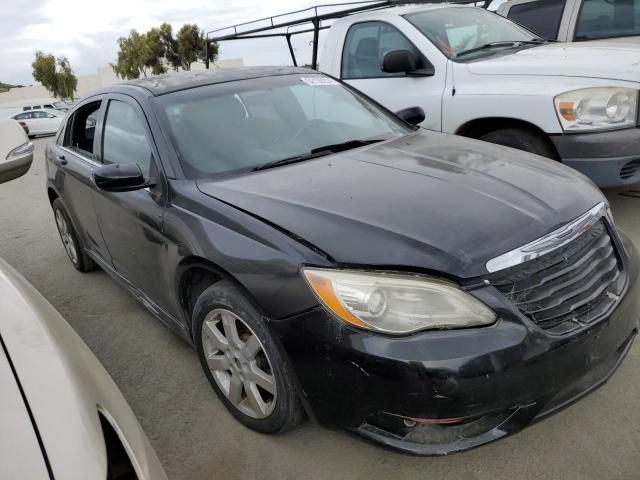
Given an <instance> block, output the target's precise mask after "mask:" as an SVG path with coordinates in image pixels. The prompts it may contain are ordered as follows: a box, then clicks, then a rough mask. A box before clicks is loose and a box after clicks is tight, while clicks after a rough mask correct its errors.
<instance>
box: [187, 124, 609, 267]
mask: <svg viewBox="0 0 640 480" xmlns="http://www.w3.org/2000/svg"><path fill="white" fill-rule="evenodd" d="M198 188H199V189H200V190H201V191H202V192H203V193H205V194H206V195H209V196H211V197H214V198H216V199H219V200H221V201H223V202H225V203H228V204H230V205H233V206H235V207H237V208H239V209H242V210H243V211H245V212H247V213H248V214H250V215H253V216H256V217H258V218H261V219H263V220H264V221H267V222H269V223H271V224H274V225H275V226H277V227H278V228H280V229H283V230H284V231H286V232H289V233H290V234H291V235H292V236H295V237H300V238H302V239H304V240H305V241H306V242H309V243H311V244H313V245H314V246H315V247H317V248H318V249H320V250H322V251H323V252H325V253H326V254H327V255H328V256H329V257H331V258H332V259H333V260H334V261H335V262H337V263H340V264H345V265H347V264H348V265H367V266H378V267H382V266H385V267H402V268H407V269H411V268H418V269H428V270H433V271H438V272H442V273H445V274H448V275H452V276H456V277H460V278H465V277H466V278H468V277H474V276H478V275H482V274H485V273H486V272H487V271H486V268H485V264H486V262H487V261H488V260H490V259H491V258H493V257H496V256H498V255H500V254H502V253H505V252H507V251H509V250H512V249H514V248H516V247H519V246H522V245H524V244H526V243H528V242H530V241H531V240H534V239H536V238H538V237H541V236H543V235H545V234H547V233H549V232H551V231H553V230H554V229H556V228H558V227H559V226H561V225H563V224H565V223H567V222H569V221H570V220H572V219H574V218H576V217H578V216H579V215H580V214H582V213H584V212H586V211H587V210H589V209H590V208H591V207H593V206H594V205H596V204H597V203H599V202H601V201H603V197H602V194H601V193H600V191H599V190H597V189H596V188H595V187H594V186H593V185H592V184H591V183H590V182H589V181H588V180H586V179H585V177H583V176H582V175H581V174H579V173H577V172H575V171H573V170H570V169H569V168H567V167H564V166H562V165H560V164H557V163H556V162H553V161H550V160H547V159H544V158H541V157H538V156H535V155H530V154H527V153H524V152H521V151H517V150H513V149H510V148H506V147H500V146H496V145H491V144H488V143H484V142H479V141H476V140H471V139H465V138H461V137H457V136H456V137H454V136H451V135H446V134H441V133H435V132H428V131H425V130H421V131H419V132H417V133H414V134H412V135H410V136H407V137H404V138H400V139H397V140H394V141H389V142H385V143H380V144H375V145H371V146H368V147H362V148H358V149H354V150H349V151H347V152H343V153H341V154H337V155H331V156H327V157H321V158H318V159H314V160H308V161H305V162H301V163H296V164H291V165H288V166H282V167H278V168H273V169H270V170H265V171H262V172H255V173H250V174H246V175H241V176H236V177H233V178H227V179H223V180H215V181H199V182H198Z"/></svg>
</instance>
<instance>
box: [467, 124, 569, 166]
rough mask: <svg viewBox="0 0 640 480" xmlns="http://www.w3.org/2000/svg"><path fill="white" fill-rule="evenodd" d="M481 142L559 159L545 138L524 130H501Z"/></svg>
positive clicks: (483, 138)
mask: <svg viewBox="0 0 640 480" xmlns="http://www.w3.org/2000/svg"><path fill="white" fill-rule="evenodd" d="M479 140H484V141H485V142H489V143H497V144H498V145H504V146H505V147H511V148H517V149H518V150H524V151H525V152H529V153H535V154H536V155H541V156H543V157H547V158H551V159H554V160H555V159H557V155H556V152H555V149H554V148H553V145H552V144H551V142H550V141H549V139H548V138H546V137H545V136H543V135H541V134H539V133H537V132H533V131H531V130H525V129H523V128H501V129H500V130H494V131H493V132H489V133H485V134H484V135H482V136H481V137H480V138H479Z"/></svg>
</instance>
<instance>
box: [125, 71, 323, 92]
mask: <svg viewBox="0 0 640 480" xmlns="http://www.w3.org/2000/svg"><path fill="white" fill-rule="evenodd" d="M299 73H306V74H314V73H315V74H317V73H319V72H317V71H315V70H310V69H308V68H299V67H243V68H215V69H210V70H198V71H196V72H178V73H172V74H168V75H157V76H153V77H148V78H138V79H136V80H129V81H127V82H123V83H121V84H119V85H120V86H127V85H130V86H136V87H142V88H144V89H146V90H148V91H149V92H151V94H152V95H154V96H157V95H164V94H165V93H171V92H177V91H178V90H186V89H188V88H194V87H201V86H204V85H213V84H216V83H225V82H235V81H238V80H249V79H252V78H260V77H273V76H277V75H292V74H299Z"/></svg>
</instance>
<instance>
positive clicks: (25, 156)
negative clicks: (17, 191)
mask: <svg viewBox="0 0 640 480" xmlns="http://www.w3.org/2000/svg"><path fill="white" fill-rule="evenodd" d="M32 163H33V143H31V142H28V143H25V144H24V145H20V146H19V147H18V148H14V149H13V150H11V151H10V152H9V154H8V155H7V158H6V160H2V159H1V158H0V183H5V182H9V181H11V180H15V179H16V178H18V177H21V176H23V175H24V174H25V173H27V172H28V171H29V168H31V164H32Z"/></svg>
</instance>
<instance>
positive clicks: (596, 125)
mask: <svg viewBox="0 0 640 480" xmlns="http://www.w3.org/2000/svg"><path fill="white" fill-rule="evenodd" d="M402 3H408V2H400V1H393V0H390V1H387V2H385V1H380V2H373V3H371V4H369V6H368V7H367V6H365V7H362V6H353V5H351V6H346V7H344V9H342V10H338V11H337V12H332V13H330V14H321V13H317V14H314V13H313V12H318V11H322V9H320V8H319V7H318V8H317V9H316V10H311V13H310V16H307V17H305V14H304V13H301V12H297V13H296V14H295V15H291V16H285V15H279V16H276V17H272V18H269V19H265V21H264V22H262V23H260V22H257V23H249V24H246V25H236V26H235V30H234V28H230V29H229V28H226V29H220V30H219V31H217V32H213V36H209V37H208V40H209V42H214V41H224V40H228V39H240V38H251V37H252V36H253V38H254V39H255V38H256V37H255V36H254V35H272V36H273V35H282V36H286V34H285V33H272V32H278V31H282V30H281V29H282V28H283V26H286V28H287V30H286V31H287V32H289V37H290V35H291V32H292V31H294V32H295V30H296V28H297V27H299V28H297V30H301V31H305V30H306V31H308V30H309V28H306V29H305V28H304V27H305V26H306V27H308V26H309V24H312V25H317V26H318V28H320V24H321V23H322V22H323V21H328V20H331V19H332V18H337V20H335V21H334V23H333V24H331V25H324V24H323V28H327V27H328V30H326V34H325V35H326V36H325V39H324V47H323V49H322V51H321V52H320V57H319V62H318V64H317V67H318V68H319V69H320V70H321V71H323V72H325V73H328V74H329V75H331V76H333V77H336V78H340V79H342V80H344V81H345V82H347V83H349V84H351V85H353V86H354V87H356V88H358V89H359V90H361V91H363V92H364V93H366V94H367V95H369V96H370V97H372V98H373V99H375V100H376V101H378V102H380V103H382V104H383V105H385V106H386V107H387V108H389V109H391V110H393V111H397V110H400V109H404V108H407V107H413V106H420V107H422V108H423V109H424V110H425V111H426V112H427V117H426V120H425V121H424V122H423V123H422V126H423V127H425V128H429V129H431V130H435V131H443V132H448V133H455V134H458V135H462V136H466V137H472V138H477V139H481V140H485V141H488V142H492V143H497V144H501V145H506V146H509V147H514V148H518V149H520V150H524V151H527V152H532V153H536V154H538V155H542V156H545V157H549V158H552V159H555V160H559V161H561V162H562V163H564V164H566V165H569V166H571V167H573V168H575V169H577V170H579V171H581V172H582V173H584V174H586V175H587V176H589V177H590V178H591V179H592V180H593V181H594V182H596V183H597V184H598V185H599V186H600V187H614V186H623V185H636V184H638V183H639V182H640V129H638V128H637V127H638V108H637V107H638V89H639V85H640V83H639V79H640V62H638V51H637V48H636V47H633V48H630V47H629V48H624V47H617V46H614V45H586V44H554V43H550V42H548V41H546V40H544V39H541V38H539V37H538V36H537V35H536V34H534V33H532V32H530V31H528V30H526V29H524V28H523V27H520V26H518V25H517V24H515V23H513V22H510V21H508V20H506V19H504V18H502V17H500V16H499V15H496V14H494V13H492V12H489V11H487V10H485V9H482V8H478V7H473V6H466V5H452V4H448V3H439V4H437V5H433V4H432V5H429V4H427V5H417V6H416V5H405V6H396V5H399V4H402ZM414 3H415V0H414ZM385 5H392V6H393V8H381V7H383V6H385ZM333 8H334V9H335V8H336V6H333ZM365 8H369V9H370V10H369V11H362V10H363V9H365ZM345 9H347V10H345ZM345 11H346V12H347V13H348V12H359V13H354V14H350V15H349V14H346V13H345ZM257 25H267V26H264V27H262V26H261V27H260V28H257V27H256V26H257ZM253 27H256V28H253ZM312 28H313V27H312ZM279 29H280V30H279ZM234 31H235V33H231V34H229V32H234ZM322 31H323V32H324V31H325V30H322ZM319 33H320V31H318V34H319ZM294 34H295V33H294ZM254 41H255V40H254ZM316 44H317V43H316ZM292 51H293V50H292ZM294 58H295V57H294ZM312 64H314V68H315V61H312Z"/></svg>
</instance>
